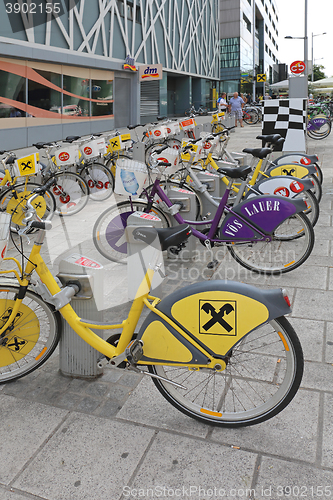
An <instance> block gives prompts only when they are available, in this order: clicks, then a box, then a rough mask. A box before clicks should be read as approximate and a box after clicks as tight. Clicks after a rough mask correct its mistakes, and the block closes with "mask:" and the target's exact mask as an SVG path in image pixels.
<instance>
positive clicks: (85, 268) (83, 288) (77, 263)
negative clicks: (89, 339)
mask: <svg viewBox="0 0 333 500" xmlns="http://www.w3.org/2000/svg"><path fill="white" fill-rule="evenodd" d="M66 254H67V255H65V256H64V255H63V256H61V257H59V258H58V259H57V260H58V265H59V272H58V274H57V277H58V279H59V280H60V281H61V283H62V285H63V286H66V284H70V283H74V284H78V286H79V291H78V292H77V293H76V295H75V296H74V297H72V299H71V306H72V307H73V309H74V311H75V312H76V313H77V314H78V316H79V317H80V318H84V319H86V320H88V321H93V322H94V323H96V322H100V321H101V316H103V312H102V311H103V309H104V303H103V279H104V275H105V273H104V269H103V266H102V265H101V264H99V263H98V262H96V261H94V260H92V259H91V258H90V257H86V256H84V255H81V254H79V253H71V254H69V252H68V251H67V252H66ZM62 321H63V320H62ZM95 333H96V334H97V335H99V336H100V337H101V336H102V333H103V330H96V331H95ZM99 356H100V353H99V352H98V351H96V350H95V349H93V348H92V347H91V346H89V345H88V344H87V343H86V342H84V341H83V340H82V339H81V338H80V337H79V335H77V334H76V333H75V332H74V330H72V328H71V327H70V326H69V325H68V323H67V322H66V321H63V329H62V336H61V338H60V342H59V358H60V364H59V368H60V371H61V373H62V374H63V375H66V376H70V377H75V378H96V377H98V376H99V375H102V369H101V368H99V367H98V366H97V362H98V357H99Z"/></svg>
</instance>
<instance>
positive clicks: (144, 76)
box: [139, 64, 162, 82]
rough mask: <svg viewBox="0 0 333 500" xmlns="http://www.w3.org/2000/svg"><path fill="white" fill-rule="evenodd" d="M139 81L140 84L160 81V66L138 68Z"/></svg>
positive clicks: (147, 65) (150, 65)
mask: <svg viewBox="0 0 333 500" xmlns="http://www.w3.org/2000/svg"><path fill="white" fill-rule="evenodd" d="M139 79H140V81H141V82H147V81H152V80H162V64H146V65H144V66H139Z"/></svg>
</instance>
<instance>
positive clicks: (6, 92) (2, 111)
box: [0, 70, 26, 118]
mask: <svg viewBox="0 0 333 500" xmlns="http://www.w3.org/2000/svg"><path fill="white" fill-rule="evenodd" d="M0 88H1V95H2V97H3V98H4V101H1V97H0V118H17V117H20V116H25V112H24V111H23V110H22V109H20V108H21V106H20V104H24V103H25V100H26V97H25V88H26V79H25V78H23V77H22V76H18V75H15V74H12V73H7V71H1V70H0ZM7 99H9V100H11V101H16V102H17V103H18V106H20V107H17V108H16V107H14V106H12V104H9V103H8V102H6V100H7Z"/></svg>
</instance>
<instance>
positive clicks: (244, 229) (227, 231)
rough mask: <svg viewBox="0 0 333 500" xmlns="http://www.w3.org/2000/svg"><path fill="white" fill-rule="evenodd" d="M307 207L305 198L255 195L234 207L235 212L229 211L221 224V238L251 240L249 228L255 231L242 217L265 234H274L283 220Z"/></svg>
mask: <svg viewBox="0 0 333 500" xmlns="http://www.w3.org/2000/svg"><path fill="white" fill-rule="evenodd" d="M306 208H307V207H306V204H305V202H304V201H303V200H298V199H292V198H285V197H284V196H278V195H258V196H255V197H253V198H250V199H248V200H245V201H242V202H241V203H239V204H238V205H236V206H235V207H233V212H234V214H231V213H229V214H228V215H227V217H226V218H225V219H224V221H223V223H222V225H221V230H220V238H221V239H227V240H229V241H230V240H235V241H236V240H246V239H248V240H251V235H250V233H249V229H250V230H251V231H252V232H254V231H253V229H251V228H250V227H249V226H248V225H247V224H246V222H244V220H242V219H245V220H246V221H247V222H250V224H251V225H252V226H254V228H257V229H259V230H260V231H262V232H263V233H265V234H273V232H274V231H275V229H276V228H277V227H278V226H279V225H280V224H281V223H282V222H283V221H285V220H286V219H288V218H289V217H291V216H292V215H294V214H296V213H299V212H303V210H306ZM235 214H236V215H235ZM237 215H240V216H241V217H242V219H240V218H239V217H237ZM256 239H258V237H257V236H256V235H255V234H254V237H253V238H252V240H256Z"/></svg>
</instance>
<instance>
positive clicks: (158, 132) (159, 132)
mask: <svg viewBox="0 0 333 500" xmlns="http://www.w3.org/2000/svg"><path fill="white" fill-rule="evenodd" d="M150 132H151V135H152V136H153V137H154V139H158V140H160V139H165V137H167V135H168V132H167V127H166V126H165V125H159V126H158V127H153V128H151V129H150Z"/></svg>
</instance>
